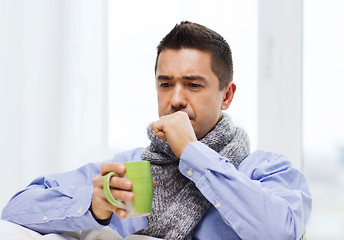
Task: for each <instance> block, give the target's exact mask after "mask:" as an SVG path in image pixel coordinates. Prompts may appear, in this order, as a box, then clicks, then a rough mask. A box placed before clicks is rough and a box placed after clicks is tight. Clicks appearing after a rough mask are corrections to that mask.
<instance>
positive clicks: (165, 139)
mask: <svg viewBox="0 0 344 240" xmlns="http://www.w3.org/2000/svg"><path fill="white" fill-rule="evenodd" d="M155 136H157V137H158V138H160V139H161V140H162V141H164V142H165V141H167V138H166V134H165V133H164V132H163V131H159V132H157V133H155Z"/></svg>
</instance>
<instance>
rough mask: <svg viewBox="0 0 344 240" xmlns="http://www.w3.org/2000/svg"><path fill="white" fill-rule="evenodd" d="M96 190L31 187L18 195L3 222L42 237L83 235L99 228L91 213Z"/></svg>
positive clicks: (12, 201)
mask: <svg viewBox="0 0 344 240" xmlns="http://www.w3.org/2000/svg"><path fill="white" fill-rule="evenodd" d="M91 198H92V186H88V187H81V188H75V187H69V188H66V187H64V188H62V187H53V188H42V187H41V186H37V185H34V186H30V187H29V188H27V189H25V190H24V191H22V192H21V193H19V194H17V195H16V196H15V197H14V198H13V199H12V200H11V201H10V202H9V204H8V205H7V206H6V207H5V208H4V210H3V213H2V219H4V220H7V221H10V222H14V223H16V224H19V225H22V226H25V227H27V228H30V229H32V230H35V231H37V232H40V233H55V232H64V231H80V230H82V229H89V228H99V227H101V225H100V224H98V223H97V222H96V221H95V220H94V218H93V216H92V214H91V213H90V211H89V207H90V202H91Z"/></svg>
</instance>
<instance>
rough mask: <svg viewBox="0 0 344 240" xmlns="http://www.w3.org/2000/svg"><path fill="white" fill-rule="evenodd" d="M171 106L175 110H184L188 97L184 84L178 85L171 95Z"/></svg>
mask: <svg viewBox="0 0 344 240" xmlns="http://www.w3.org/2000/svg"><path fill="white" fill-rule="evenodd" d="M170 103H171V108H173V109H175V111H179V110H182V109H184V108H186V106H187V97H186V94H185V91H184V89H183V87H182V86H180V85H176V86H175V87H174V89H173V93H172V96H171V102H170Z"/></svg>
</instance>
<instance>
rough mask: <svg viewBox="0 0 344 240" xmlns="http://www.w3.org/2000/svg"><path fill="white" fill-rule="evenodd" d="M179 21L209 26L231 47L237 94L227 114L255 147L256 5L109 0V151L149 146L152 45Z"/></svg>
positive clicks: (153, 114)
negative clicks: (240, 127) (147, 135)
mask: <svg viewBox="0 0 344 240" xmlns="http://www.w3.org/2000/svg"><path fill="white" fill-rule="evenodd" d="M183 20H189V21H193V22H197V23H200V24H203V25H205V26H207V27H209V28H212V29H213V30H215V31H217V32H218V33H220V34H221V35H222V36H223V37H224V38H225V39H226V40H227V41H228V43H229V45H230V46H231V49H232V52H233V62H234V82H235V83H236V85H237V92H236V96H235V97H234V100H233V103H232V105H231V107H230V108H229V110H227V111H228V112H229V113H230V114H231V116H232V118H233V120H234V121H235V122H236V123H237V125H239V126H242V127H244V128H245V129H246V130H247V131H248V134H249V135H250V138H251V148H253V149H254V148H255V147H256V122H257V120H256V119H257V117H256V80H257V73H256V72H257V66H256V65H257V64H256V61H257V2H256V1H255V0H250V1H244V2H243V1H240V0H231V1H222V0H214V1H205V0H203V1H182V0H179V1H178V0H177V1H173V3H172V2H170V1H158V0H149V1H110V2H109V34H110V35H109V51H110V56H109V79H110V80H109V81H110V86H109V102H110V104H109V108H110V109H109V115H110V116H109V119H110V120H109V129H110V130H109V144H110V147H111V148H112V149H113V150H114V151H123V150H125V149H130V148H133V147H138V146H142V147H144V146H146V145H147V144H148V143H149V142H148V139H147V137H146V128H147V126H148V125H149V123H150V122H152V121H154V120H157V119H158V113H157V112H158V108H157V101H156V92H155V75H154V64H155V57H156V47H157V45H158V44H159V42H160V40H161V38H162V37H163V36H165V35H166V34H167V33H168V32H169V31H170V30H171V29H172V28H173V27H174V25H175V24H176V23H179V22H180V21H183Z"/></svg>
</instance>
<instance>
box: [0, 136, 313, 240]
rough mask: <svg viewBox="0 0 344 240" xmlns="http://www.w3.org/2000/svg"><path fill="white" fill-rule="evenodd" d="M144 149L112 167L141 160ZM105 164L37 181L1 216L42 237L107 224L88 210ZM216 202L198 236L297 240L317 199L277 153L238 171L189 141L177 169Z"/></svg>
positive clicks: (116, 223)
mask: <svg viewBox="0 0 344 240" xmlns="http://www.w3.org/2000/svg"><path fill="white" fill-rule="evenodd" d="M142 150H143V149H142V148H139V149H134V150H131V151H128V152H123V153H120V154H117V155H116V156H115V157H114V158H113V159H112V160H111V162H127V161H140V160H142V159H141V153H142ZM100 165H101V163H90V164H87V165H85V166H83V167H81V168H79V169H77V170H74V171H70V172H66V173H62V174H56V175H49V176H46V177H41V178H37V179H35V180H34V181H33V182H32V183H31V184H30V185H29V186H28V187H27V188H26V189H24V190H23V191H21V192H19V193H17V194H16V195H15V196H14V197H13V198H12V199H11V200H10V202H9V203H8V205H7V206H6V207H5V209H4V210H3V213H2V219H4V220H8V221H11V222H14V223H17V224H20V225H23V226H25V227H28V228H30V229H33V230H35V231H38V232H41V233H52V232H63V231H80V230H82V229H92V228H100V227H103V226H102V225H100V224H99V223H98V222H97V221H96V220H95V219H94V218H93V216H92V214H91V212H90V211H89V207H90V205H91V199H92V193H93V184H92V180H93V178H94V177H96V176H97V175H98V174H99V170H100ZM179 170H180V172H181V173H182V174H183V175H184V176H185V177H187V178H189V179H190V180H191V181H193V182H194V183H195V184H196V186H197V187H198V189H199V190H200V191H201V192H202V194H203V195H204V196H205V197H206V198H207V199H208V201H209V202H210V203H211V204H212V206H211V208H210V209H209V210H208V212H207V214H206V215H205V216H204V218H203V219H202V221H201V222H200V223H199V224H198V226H197V227H196V230H195V232H194V236H193V238H194V239H212V240H216V239H221V240H222V239H246V240H248V239H264V240H266V239H274V240H278V239H281V240H282V239H288V240H289V239H298V238H299V237H300V236H301V235H302V233H303V232H304V230H305V227H306V223H307V221H308V219H309V217H310V213H311V205H312V199H311V194H310V191H309V188H308V185H307V181H306V179H305V177H304V175H303V174H302V173H301V172H300V171H299V170H297V169H296V168H294V167H293V166H292V164H291V163H290V161H288V159H287V158H286V157H285V156H283V155H280V154H277V153H272V152H265V151H255V152H253V153H252V154H250V155H249V156H248V157H247V158H246V159H245V160H244V161H243V162H242V163H241V164H240V165H239V167H238V169H236V168H235V167H234V166H233V165H232V164H231V163H229V161H228V160H227V159H226V158H224V157H222V156H220V155H219V154H218V153H216V152H215V151H213V150H212V149H210V148H209V147H207V146H206V145H204V144H202V143H200V142H193V143H190V144H189V145H188V146H187V147H186V149H185V150H184V152H183V154H182V156H181V158H180V164H179ZM146 225H147V220H146V218H145V217H141V218H130V219H129V218H128V219H119V218H118V217H117V216H116V215H115V214H114V215H113V217H112V220H111V222H110V225H109V226H110V227H111V228H112V229H114V230H115V231H117V232H118V233H119V234H120V235H122V236H123V237H124V236H127V235H129V234H133V233H135V232H136V231H138V230H140V229H142V228H144V227H145V226H146Z"/></svg>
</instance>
